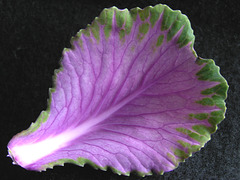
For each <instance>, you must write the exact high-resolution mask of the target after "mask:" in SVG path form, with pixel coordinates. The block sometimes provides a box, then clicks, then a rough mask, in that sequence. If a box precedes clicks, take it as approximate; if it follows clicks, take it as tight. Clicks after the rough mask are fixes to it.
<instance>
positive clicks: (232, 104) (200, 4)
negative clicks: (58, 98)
mask: <svg viewBox="0 0 240 180" xmlns="http://www.w3.org/2000/svg"><path fill="white" fill-rule="evenodd" d="M158 3H163V4H167V5H168V6H170V7H171V8H172V9H179V10H181V11H182V13H184V14H186V15H187V16H188V17H189V19H190V21H191V24H192V28H193V30H194V34H195V36H196V40H195V41H196V42H195V46H194V47H195V50H196V51H197V54H198V55H199V56H200V57H203V58H213V59H214V60H215V62H216V64H217V65H218V66H220V68H221V74H222V75H223V76H224V77H225V78H226V80H227V81H228V83H229V86H230V89H229V92H228V99H227V101H226V102H227V108H228V110H227V113H226V119H225V120H224V121H223V122H222V123H221V124H220V125H219V129H218V131H217V132H216V133H215V134H213V135H212V139H211V141H209V142H208V143H207V144H206V146H205V148H203V149H202V150H201V151H200V152H197V153H195V154H194V155H193V156H192V157H191V158H189V159H187V160H186V162H185V163H181V164H180V166H179V167H178V168H177V169H176V170H174V171H172V172H168V173H165V174H164V175H162V176H160V175H153V176H150V177H144V178H140V177H138V176H136V175H135V174H134V173H133V174H131V176H130V177H125V176H118V175H116V174H113V173H112V172H111V170H108V171H106V172H104V171H101V170H94V169H93V168H92V167H90V166H88V165H86V166H85V167H84V168H81V167H78V166H75V165H71V164H66V165H65V167H54V169H53V170H47V171H46V172H42V173H38V172H31V171H27V170H25V169H23V168H21V167H19V166H14V165H12V161H11V159H10V158H7V157H6V155H7V148H6V147H7V143H8V141H9V140H10V139H11V138H12V136H13V135H15V134H16V133H18V132H20V131H22V130H24V129H27V128H28V127H29V125H30V124H31V122H32V121H35V119H36V118H37V117H38V115H39V113H40V112H41V111H42V110H44V109H46V105H47V101H46V100H47V98H48V88H49V87H52V75H53V71H54V69H57V68H59V60H60V58H61V55H62V50H63V48H64V47H70V39H71V37H72V36H74V35H75V34H76V33H77V32H78V31H79V29H82V28H85V27H86V25H87V24H89V23H91V22H92V20H93V19H94V17H96V16H98V15H99V13H100V12H101V11H102V9H103V8H105V7H111V6H117V7H118V8H129V9H130V8H134V7H136V6H139V7H141V8H144V7H145V6H148V5H155V4H158ZM239 9H240V6H239V3H238V1H231V0H214V1H210V0H198V1H197V0H196V1H195V0H189V1H188V0H162V1H160V0H159V1H158V0H135V1H134V0H128V1H123V0H118V1H114V0H112V1H109V0H105V1H102V2H101V1H100V2H95V1H93V0H79V1H77V0H75V1H74V0H69V1H67V0H66V1H57V0H55V1H52V0H49V1H44V0H28V1H27V0H16V1H14V0H8V1H4V0H0V90H1V93H0V103H1V108H0V133H1V134H0V143H1V144H0V152H1V154H0V164H1V168H0V179H3V180H5V179H23V178H24V179H34V180H35V179H36V180H37V179H43V180H55V179H56V180H63V179H67V180H75V179H80V180H95V179H96V180H98V179H105V180H135V179H144V180H152V179H155V180H160V179H229V180H230V179H240V125H239V102H240V101H239V96H240V90H239V89H240V86H239V83H240V76H239V70H240V65H239V63H240V60H239V59H240V33H239V32H240V20H239V19H240V12H239Z"/></svg>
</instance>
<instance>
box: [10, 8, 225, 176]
mask: <svg viewBox="0 0 240 180" xmlns="http://www.w3.org/2000/svg"><path fill="white" fill-rule="evenodd" d="M193 42H194V35H193V32H192V29H191V27H190V23H189V20H188V19H187V17H186V16H185V15H182V14H181V13H180V11H173V10H171V9H170V8H168V7H167V6H165V5H156V6H154V7H151V6H150V7H146V8H145V9H143V10H142V9H139V8H135V9H132V10H131V11H128V10H127V9H124V10H119V9H117V8H116V7H112V8H109V9H104V10H103V11H102V13H101V14H100V16H99V17H98V18H96V19H95V20H94V21H93V23H92V24H91V25H89V26H88V27H87V28H86V29H84V30H80V32H79V33H78V34H77V36H76V37H75V38H74V39H73V40H72V45H73V48H72V49H65V50H64V52H63V58H62V62H61V64H62V67H61V68H60V69H59V70H57V71H56V72H55V87H54V88H53V89H51V90H50V102H49V108H48V109H47V110H46V111H43V112H42V113H41V114H40V116H39V118H38V119H37V121H36V123H34V124H32V125H31V126H30V128H29V129H27V130H25V131H22V132H21V133H19V134H17V135H16V136H14V137H13V139H12V140H11V141H10V142H9V144H8V150H9V155H10V156H11V158H12V159H13V161H14V162H15V163H16V164H18V165H20V166H22V167H23V168H26V169H28V170H36V171H42V170H46V168H52V167H53V166H54V165H63V164H64V163H69V162H70V163H74V164H77V165H80V166H83V165H84V164H85V163H89V164H91V165H92V166H94V167H96V168H100V169H102V170H106V168H107V167H111V168H112V170H113V171H115V172H116V173H118V174H124V175H129V173H130V172H131V171H133V170H136V171H138V173H139V174H140V175H142V176H144V175H146V174H151V171H152V170H154V171H156V172H159V173H163V172H167V171H171V170H173V169H174V168H176V167H177V166H178V164H179V162H181V161H184V159H186V158H187V157H189V156H191V155H192V153H193V152H195V151H198V150H199V149H200V148H201V147H203V146H204V144H205V143H206V142H207V141H208V140H210V135H211V133H213V132H215V131H216V129H217V124H218V123H220V122H221V121H222V120H223V119H224V114H225V110H226V107H225V102H224V100H225V99H226V94H227V89H228V85H227V82H226V81H225V79H224V78H223V77H222V76H221V75H220V74H219V68H218V67H217V66H216V65H215V64H214V61H213V60H209V59H202V58H199V57H197V55H196V53H195V51H194V50H193Z"/></svg>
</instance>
